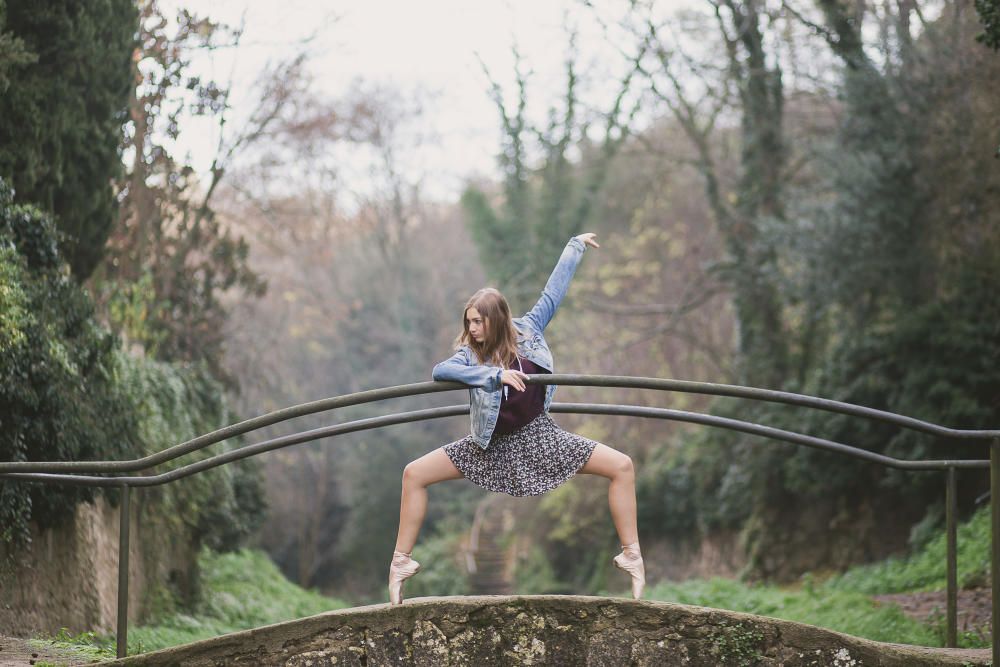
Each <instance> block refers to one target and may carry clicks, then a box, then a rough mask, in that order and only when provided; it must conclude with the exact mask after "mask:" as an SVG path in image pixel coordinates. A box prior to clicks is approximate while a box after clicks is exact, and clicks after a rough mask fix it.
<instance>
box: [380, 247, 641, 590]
mask: <svg viewBox="0 0 1000 667" xmlns="http://www.w3.org/2000/svg"><path fill="white" fill-rule="evenodd" d="M595 236H596V235H595V234H593V233H591V232H588V233H585V234H580V235H579V236H574V237H573V238H571V239H570V240H569V242H568V243H567V244H566V248H565V249H564V250H563V252H562V255H561V256H560V257H559V262H558V263H557V264H556V267H555V269H554V270H553V271H552V275H550V276H549V279H548V281H547V282H546V284H545V289H543V290H542V296H541V298H540V299H539V300H538V303H536V304H535V305H534V307H533V308H532V309H531V310H530V311H528V312H527V313H526V314H525V315H524V316H523V317H516V318H511V313H510V306H509V305H508V304H507V300H506V299H505V298H504V296H503V295H502V294H501V293H500V292H499V291H497V290H496V289H493V288H492V287H485V288H483V289H481V290H479V291H478V292H476V293H475V294H473V295H472V297H471V298H470V299H469V300H468V302H467V303H466V304H465V310H464V311H463V313H462V332H461V333H460V334H459V335H458V337H457V338H456V339H455V349H456V350H457V351H456V352H455V354H454V355H452V356H451V358H449V359H446V360H445V361H442V362H441V363H439V364H437V365H436V366H435V367H434V370H433V372H432V373H431V377H432V378H433V379H435V380H452V381H456V382H462V383H464V384H467V385H469V395H470V403H471V421H472V432H471V433H470V434H469V435H467V436H465V437H464V438H462V439H461V440H456V441H455V442H452V443H450V444H447V445H444V446H443V447H439V448H437V449H435V450H433V451H431V452H429V453H428V454H425V455H424V456H421V457H420V458H418V459H416V460H414V461H411V462H410V463H409V464H407V466H406V468H405V469H404V470H403V495H402V499H401V501H400V507H399V533H398V535H397V537H396V548H395V551H394V552H393V556H392V562H391V563H390V565H389V601H390V603H392V604H401V603H402V602H403V582H404V581H406V579H408V578H409V577H411V576H413V575H414V574H416V573H417V572H419V571H420V564H419V563H418V562H417V561H415V560H413V559H412V558H410V554H411V552H412V549H413V545H414V544H415V543H416V541H417V534H418V533H419V532H420V525H421V524H422V523H423V520H424V515H425V513H426V509H427V487H428V486H430V485H431V484H435V483H437V482H442V481H444V480H448V479H460V478H462V477H465V478H466V479H469V480H470V481H472V482H473V483H475V484H477V485H479V486H481V487H483V488H485V489H488V490H489V491H494V492H498V493H507V494H509V495H512V496H536V495H539V494H542V493H545V492H546V491H550V490H552V489H554V488H555V487H557V486H559V485H560V484H562V483H563V482H565V481H566V480H568V479H569V478H570V477H572V476H573V475H575V474H576V473H578V472H579V473H584V474H591V475H601V476H603V477H607V478H608V479H609V480H610V485H609V487H608V504H609V505H610V506H611V517H612V520H613V521H614V524H615V529H616V530H617V532H618V538H619V540H620V542H621V545H622V553H620V554H618V555H617V556H615V558H614V564H615V566H616V567H618V568H619V569H621V570H623V571H625V572H627V573H628V574H629V575H631V577H632V597H633V598H635V599H637V600H638V599H639V598H640V597H641V596H642V589H643V586H644V585H645V583H646V578H645V570H644V567H643V562H642V555H641V553H640V552H639V534H638V528H637V525H636V500H635V471H634V469H633V467H632V459H631V458H630V457H629V456H628V455H626V454H623V453H622V452H619V451H618V450H616V449H613V448H611V447H608V446H607V445H604V444H602V443H599V442H597V441H595V440H590V439H588V438H584V437H583V436H580V435H577V434H575V433H570V432H568V431H564V430H563V429H561V428H559V426H558V425H557V424H556V423H555V421H553V419H552V417H551V416H549V405H550V404H551V403H552V395H553V394H554V393H555V390H556V385H554V384H550V385H544V384H536V383H528V382H527V381H528V380H529V375H532V374H541V373H552V372H553V369H554V366H553V363H552V353H551V351H550V350H549V346H548V344H547V343H546V342H545V337H544V336H543V332H544V331H545V327H546V326H547V325H548V323H549V321H550V320H551V319H552V316H553V315H555V312H556V309H557V308H558V307H559V303H560V302H561V301H562V299H563V296H565V294H566V291H567V290H568V289H569V283H570V280H571V279H572V278H573V274H574V273H575V272H576V267H577V265H578V264H579V263H580V260H581V259H582V257H583V254H584V252H585V251H586V249H587V246H591V247H594V248H599V247H600V246H599V245H598V244H597V242H596V241H595V240H594V237H595Z"/></svg>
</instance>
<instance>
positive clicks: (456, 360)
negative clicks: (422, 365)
mask: <svg viewBox="0 0 1000 667" xmlns="http://www.w3.org/2000/svg"><path fill="white" fill-rule="evenodd" d="M502 373H503V369H502V368H500V367H498V366H481V365H478V364H476V365H472V364H470V363H469V357H468V355H467V354H466V352H465V350H464V349H460V350H459V351H458V352H456V353H455V354H453V355H452V356H451V357H449V358H448V359H445V360H444V361H442V362H441V363H439V364H437V365H436V366H434V370H432V371H431V379H433V380H450V381H452V382H461V383H462V384H467V385H470V386H473V387H482V388H483V389H485V390H486V391H489V392H493V391H497V390H499V389H500V387H501V386H502V382H501V380H500V376H501V374H502Z"/></svg>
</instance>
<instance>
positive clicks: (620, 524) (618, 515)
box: [580, 443, 646, 600]
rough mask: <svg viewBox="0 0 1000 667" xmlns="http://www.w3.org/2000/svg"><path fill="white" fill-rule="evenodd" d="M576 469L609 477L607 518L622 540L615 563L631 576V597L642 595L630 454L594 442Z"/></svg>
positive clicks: (643, 580)
mask: <svg viewBox="0 0 1000 667" xmlns="http://www.w3.org/2000/svg"><path fill="white" fill-rule="evenodd" d="M580 472H582V473H587V474H592V475H601V476H603V477H607V478H608V479H610V480H611V484H610V485H609V486H608V504H609V505H610V506H611V518H612V519H613V520H614V522H615V529H616V530H617V531H618V539H620V540H621V543H622V552H621V553H620V554H618V555H617V556H615V558H614V563H615V567H617V568H618V569H620V570H624V571H625V572H627V573H628V574H629V576H631V577H632V597H633V598H635V599H636V600H639V599H641V598H642V589H643V587H644V586H645V585H646V568H645V566H644V565H643V562H642V554H641V553H640V552H639V531H638V529H637V527H636V516H635V515H636V508H635V505H636V503H635V469H634V468H633V467H632V458H631V457H630V456H628V455H627V454H623V453H621V452H619V451H618V450H616V449H612V448H611V447H608V446H607V445H604V444H601V443H597V447H595V448H594V451H593V453H592V454H591V455H590V460H588V461H587V463H586V464H585V465H584V466H583V468H581V469H580Z"/></svg>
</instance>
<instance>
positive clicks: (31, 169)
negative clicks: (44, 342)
mask: <svg viewBox="0 0 1000 667" xmlns="http://www.w3.org/2000/svg"><path fill="white" fill-rule="evenodd" d="M5 14H6V15H5ZM135 28H136V11H135V7H134V6H133V4H132V2H131V1H130V0H80V1H76V0H39V1H34V0H32V1H31V2H29V1H27V0H14V1H13V2H10V3H8V5H7V8H6V12H4V8H3V3H0V33H2V31H3V30H4V29H6V30H7V31H8V32H6V33H3V34H0V89H4V88H5V89H7V90H6V92H5V93H4V94H3V95H2V96H0V177H4V178H6V179H7V180H8V181H9V182H10V183H11V185H12V186H13V188H14V191H15V195H16V198H17V201H18V202H23V203H32V204H36V205H38V206H39V207H41V208H42V209H43V210H45V211H48V212H50V213H52V214H53V215H54V216H55V219H56V224H57V225H58V228H59V230H60V231H61V232H62V233H63V236H62V238H61V239H60V248H61V251H62V253H63V255H64V256H65V258H66V259H67V261H68V262H69V264H70V267H71V268H72V270H73V275H74V276H75V277H76V278H77V280H80V281H83V280H85V279H86V278H87V277H88V276H89V275H90V274H91V273H92V272H93V270H94V268H95V267H96V266H97V263H98V262H99V261H100V259H101V256H102V253H103V249H104V244H105V242H106V240H107V238H108V234H109V233H110V232H111V228H112V225H113V223H114V219H115V210H116V206H115V199H114V193H113V191H112V188H111V181H112V180H113V179H115V178H116V177H117V176H118V174H120V172H121V150H120V146H119V137H120V135H121V127H122V124H123V123H124V122H125V120H126V117H127V102H128V93H129V82H130V78H129V60H130V58H131V56H132V51H133V47H134V44H135ZM68 65H71V66H68Z"/></svg>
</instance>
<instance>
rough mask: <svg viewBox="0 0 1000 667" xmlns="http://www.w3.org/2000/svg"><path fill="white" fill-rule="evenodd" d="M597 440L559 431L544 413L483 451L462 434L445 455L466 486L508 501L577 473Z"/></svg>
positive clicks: (493, 440)
mask: <svg viewBox="0 0 1000 667" xmlns="http://www.w3.org/2000/svg"><path fill="white" fill-rule="evenodd" d="M595 447H597V441H596V440H591V439H589V438H585V437H583V436H582V435H577V434H575V433H570V432H569V431H564V430H562V429H561V428H559V426H558V425H557V424H556V423H555V422H554V421H552V417H550V416H549V414H548V413H547V412H543V413H541V414H539V415H538V416H537V417H535V418H534V419H532V420H531V421H530V422H528V423H527V424H525V425H524V426H522V427H520V428H518V429H516V430H514V431H512V432H511V433H501V434H494V435H493V437H492V438H490V444H489V446H488V447H487V448H486V449H483V448H482V447H480V446H479V445H477V444H476V442H475V441H474V440H473V439H472V436H471V435H467V436H465V437H464V438H462V439H461V440H456V441H455V442H452V443H449V444H447V445H445V446H444V451H445V453H446V454H447V455H448V458H450V459H451V462H452V463H454V464H455V467H456V468H458V469H459V471H461V473H462V474H463V475H465V478H466V479H468V480H469V481H470V482H473V483H474V484H476V485H478V486H481V487H483V488H484V489H487V490H489V491H494V492H497V493H506V494H509V495H512V496H537V495H540V494H542V493H545V492H546V491H550V490H552V489H554V488H556V487H557V486H559V485H560V484H562V483H563V482H565V481H566V480H568V479H569V478H570V477H572V476H573V475H575V474H576V473H578V472H579V471H580V469H581V468H582V467H583V466H584V465H585V464H586V463H587V461H588V460H589V459H590V455H591V454H593V453H594V448H595Z"/></svg>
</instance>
